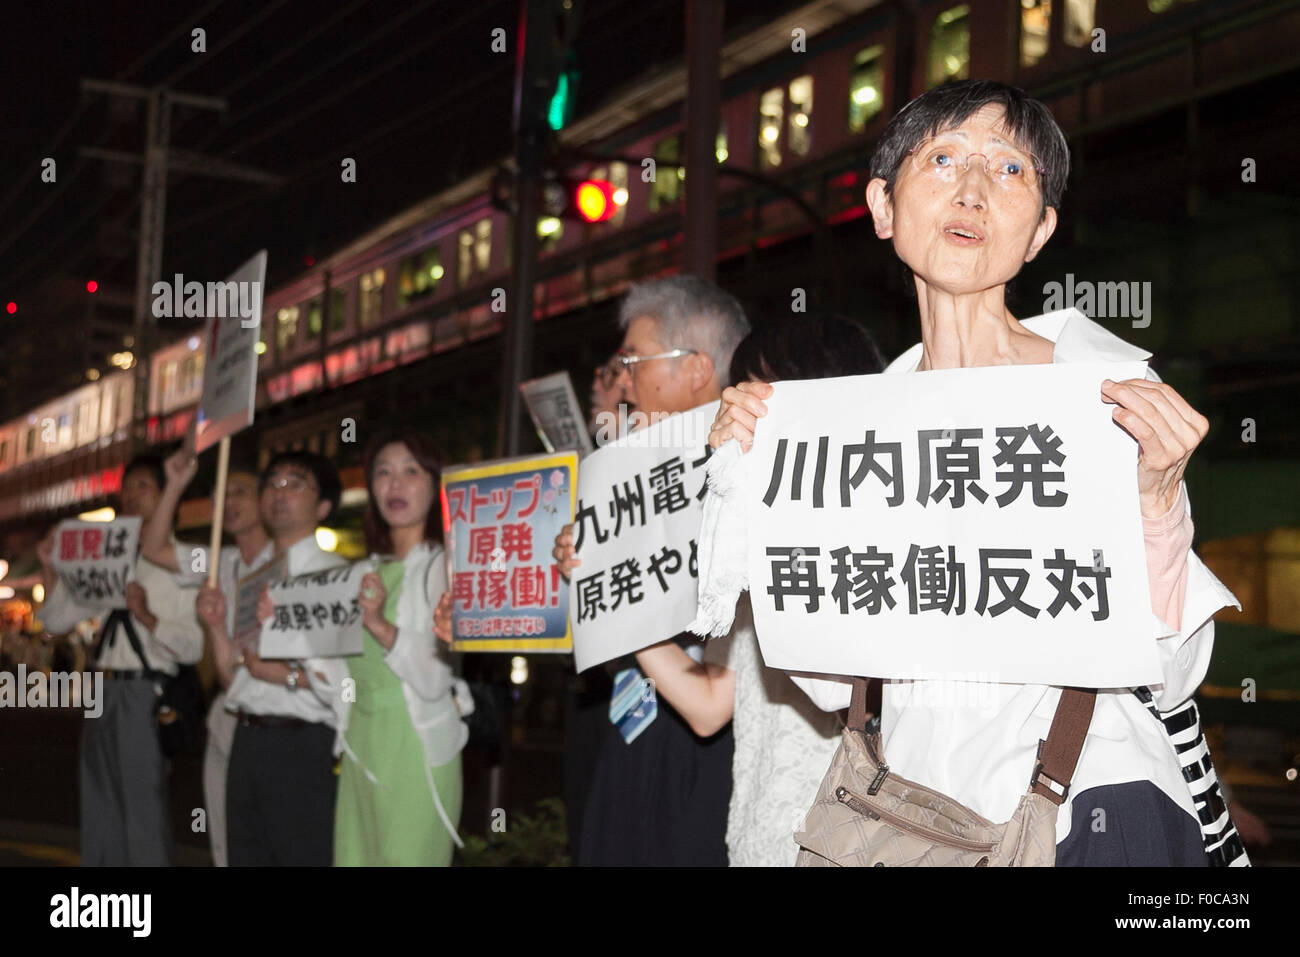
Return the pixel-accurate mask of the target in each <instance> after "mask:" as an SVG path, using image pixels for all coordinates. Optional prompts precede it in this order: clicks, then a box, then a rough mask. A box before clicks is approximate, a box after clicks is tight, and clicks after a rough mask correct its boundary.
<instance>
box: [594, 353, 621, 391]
mask: <svg viewBox="0 0 1300 957" xmlns="http://www.w3.org/2000/svg"><path fill="white" fill-rule="evenodd" d="M622 371H623V369H622V367H621V366H619V365H617V364H615V362H614V360H613V359H611V360H610V361H609V362H606V363H605V364H604V365H603V366H596V381H597V382H599V383H600V387H601V388H602V389H612V388H614V383H615V382H617V381H618V377H619V375H620V374H621V373H622Z"/></svg>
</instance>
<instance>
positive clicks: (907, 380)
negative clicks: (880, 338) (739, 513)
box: [744, 362, 1161, 688]
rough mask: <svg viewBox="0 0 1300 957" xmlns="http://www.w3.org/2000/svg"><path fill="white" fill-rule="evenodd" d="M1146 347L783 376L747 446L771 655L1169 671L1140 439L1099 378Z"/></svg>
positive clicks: (834, 665) (1066, 675)
mask: <svg viewBox="0 0 1300 957" xmlns="http://www.w3.org/2000/svg"><path fill="white" fill-rule="evenodd" d="M1144 372H1145V365H1144V364H1143V363H1141V362H1125V363H1115V362H1112V363H1086V364H1085V363H1079V364H1061V365H1027V366H1012V367H995V368H979V369H947V370H938V371H931V372H920V373H914V374H909V375H896V374H891V375H871V376H857V377H853V378H844V379H833V380H821V381H809V382H781V383H776V384H775V394H774V395H773V396H772V398H771V399H770V400H768V401H767V406H768V409H769V413H768V415H767V416H766V417H764V419H763V420H762V422H761V423H760V425H759V427H758V430H757V432H756V435H755V440H754V445H753V448H752V450H751V451H750V452H749V453H748V455H747V456H746V457H745V458H746V459H747V460H748V462H747V463H746V466H745V475H744V478H745V486H744V488H745V493H744V494H745V507H746V519H747V525H748V529H749V563H748V564H749V582H750V592H751V598H752V603H753V608H754V623H755V627H756V629H757V632H758V637H759V643H760V645H761V647H762V651H763V659H764V661H765V662H766V664H767V665H768V666H769V667H774V668H783V669H786V670H792V671H812V672H823V673H831V674H846V675H866V676H872V677H884V678H925V677H934V676H935V675H956V674H976V673H979V674H985V675H992V676H993V678H992V680H994V681H999V682H1012V683H1041V684H1055V685H1078V686H1083V687H1094V688H1095V687H1127V686H1131V685H1142V684H1148V683H1151V682H1158V681H1160V680H1161V669H1160V665H1159V661H1158V660H1157V656H1156V639H1155V635H1156V633H1157V632H1156V627H1157V626H1156V619H1155V617H1154V616H1153V615H1152V612H1151V601H1150V596H1149V592H1148V586H1147V570H1146V555H1145V546H1144V542H1143V537H1142V523H1141V514H1140V511H1139V508H1138V492H1137V469H1136V462H1137V443H1136V442H1135V441H1134V440H1133V439H1132V438H1131V437H1130V436H1129V435H1128V434H1127V433H1125V432H1124V431H1123V430H1121V429H1120V428H1119V427H1118V426H1117V425H1116V424H1115V423H1114V422H1113V421H1112V419H1111V412H1112V410H1113V409H1114V406H1113V405H1107V404H1105V403H1103V401H1102V399H1101V394H1100V389H1101V382H1102V380H1103V379H1107V378H1110V379H1114V380H1116V381H1119V380H1122V379H1131V378H1141V377H1142V376H1143V375H1144Z"/></svg>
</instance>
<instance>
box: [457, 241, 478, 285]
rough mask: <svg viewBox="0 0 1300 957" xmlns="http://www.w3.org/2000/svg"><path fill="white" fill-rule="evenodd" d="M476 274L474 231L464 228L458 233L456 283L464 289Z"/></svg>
mask: <svg viewBox="0 0 1300 957" xmlns="http://www.w3.org/2000/svg"><path fill="white" fill-rule="evenodd" d="M473 275H474V233H473V232H472V231H470V230H468V229H462V230H461V231H460V232H459V233H458V234H457V235H456V285H457V286H458V287H459V288H461V289H464V288H465V286H466V285H468V284H469V280H470V277H471V276H473Z"/></svg>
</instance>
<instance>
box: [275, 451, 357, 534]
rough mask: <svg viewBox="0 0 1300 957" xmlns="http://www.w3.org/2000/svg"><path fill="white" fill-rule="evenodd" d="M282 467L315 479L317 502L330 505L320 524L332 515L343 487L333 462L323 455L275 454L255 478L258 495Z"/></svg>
mask: <svg viewBox="0 0 1300 957" xmlns="http://www.w3.org/2000/svg"><path fill="white" fill-rule="evenodd" d="M284 465H292V466H296V467H297V468H300V469H304V470H305V471H308V472H310V473H311V474H312V477H313V478H314V479H316V488H317V489H318V490H319V495H318V500H319V501H324V502H329V503H330V510H329V511H328V512H326V513H325V517H324V518H322V519H321V521H322V522H323V521H325V520H327V519H328V518H329V517H330V515H332V514H334V509H336V508H338V505H339V498H340V497H341V496H342V495H343V485H342V483H341V482H339V470H338V469H336V468H335V467H334V463H333V462H331V461H330V460H329V459H327V458H325V456H323V455H317V454H316V453H315V452H301V451H297V450H293V451H288V452H276V453H275V454H274V455H272V456H271V461H269V462H267V463H266V468H264V469H262V474H261V475H259V476H258V477H257V491H258V492H259V493H261V492H262V491H263V490H264V489H265V488H266V483H267V482H268V481H270V478H271V473H272V472H274V471H275V470H276V469H278V468H280V467H281V466H284Z"/></svg>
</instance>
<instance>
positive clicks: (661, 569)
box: [569, 403, 717, 671]
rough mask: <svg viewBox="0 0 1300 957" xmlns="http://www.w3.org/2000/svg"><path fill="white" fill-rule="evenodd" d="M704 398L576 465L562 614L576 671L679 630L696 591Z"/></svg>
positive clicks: (706, 421)
mask: <svg viewBox="0 0 1300 957" xmlns="http://www.w3.org/2000/svg"><path fill="white" fill-rule="evenodd" d="M716 412H717V405H716V404H715V403H709V404H708V405H704V406H700V407H699V408H698V409H692V410H691V411H689V412H685V413H681V414H678V415H671V416H668V417H667V418H666V419H664V420H662V421H660V422H658V423H656V424H654V425H650V426H647V427H646V428H643V429H638V430H637V431H635V432H633V433H631V434H630V435H627V436H625V437H624V438H622V439H619V440H618V441H617V442H611V443H610V444H608V445H606V446H604V447H602V448H600V449H597V450H596V451H595V452H593V453H592V454H591V455H589V456H587V457H586V458H585V459H583V460H582V463H581V464H580V465H579V466H578V505H577V510H576V511H575V513H574V520H573V521H574V531H573V536H574V539H573V540H574V545H575V546H576V549H577V554H578V557H579V558H581V559H582V564H581V565H579V566H578V567H577V568H575V569H574V570H573V573H572V576H571V582H570V594H569V614H570V615H571V616H572V618H573V654H574V659H575V662H574V663H575V665H576V667H577V670H578V671H585V670H586V669H587V668H590V667H591V666H592V665H597V664H600V663H601V662H603V661H609V660H610V659H611V658H617V657H619V656H620V655H625V654H628V653H629V652H633V651H638V650H640V649H642V648H645V647H647V646H648V645H653V644H655V643H656V642H659V641H663V640H664V639H665V638H671V637H673V636H674V635H676V634H678V633H680V632H682V631H685V630H686V626H687V625H689V624H690V623H691V620H692V619H693V618H694V617H695V606H696V602H697V599H698V589H697V584H698V571H697V564H696V562H697V559H696V542H697V539H698V538H699V534H700V519H701V516H702V514H703V511H702V508H703V507H702V505H701V502H702V500H703V491H704V463H705V461H706V460H707V459H708V456H709V454H710V451H711V450H710V449H709V447H708V438H709V426H710V425H711V424H712V423H713V417H714V414H715V413H716Z"/></svg>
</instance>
